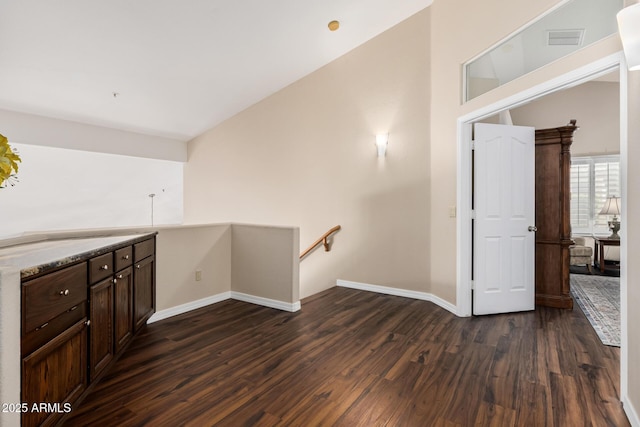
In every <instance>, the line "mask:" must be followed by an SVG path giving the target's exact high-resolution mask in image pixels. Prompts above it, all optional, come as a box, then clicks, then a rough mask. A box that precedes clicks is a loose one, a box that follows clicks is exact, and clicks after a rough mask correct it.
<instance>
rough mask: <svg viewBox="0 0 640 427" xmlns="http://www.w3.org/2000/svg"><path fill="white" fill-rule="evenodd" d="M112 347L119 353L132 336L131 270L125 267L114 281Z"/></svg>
mask: <svg viewBox="0 0 640 427" xmlns="http://www.w3.org/2000/svg"><path fill="white" fill-rule="evenodd" d="M113 290H114V299H115V312H114V322H113V323H114V345H115V352H116V353H119V352H120V351H121V350H122V349H123V348H124V347H125V346H126V345H127V344H128V343H129V340H130V339H131V337H132V336H133V269H132V268H131V267H127V268H125V269H124V270H122V271H120V272H118V273H116V277H115V279H114V285H113Z"/></svg>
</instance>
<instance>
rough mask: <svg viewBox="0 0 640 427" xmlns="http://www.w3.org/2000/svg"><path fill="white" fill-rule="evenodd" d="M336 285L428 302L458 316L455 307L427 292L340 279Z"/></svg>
mask: <svg viewBox="0 0 640 427" xmlns="http://www.w3.org/2000/svg"><path fill="white" fill-rule="evenodd" d="M336 285H337V286H340V287H343V288H351V289H359V290H361V291H369V292H377V293H379V294H386V295H395V296H397V297H405V298H413V299H419V300H423V301H429V302H432V303H434V304H436V305H437V306H439V307H442V308H444V309H445V310H447V311H449V312H451V313H453V314H455V315H456V316H457V315H458V310H457V308H456V306H455V305H453V304H451V303H450V302H448V301H445V300H443V299H442V298H440V297H438V296H435V295H433V294H430V293H428V292H420V291H409V290H407V289H400V288H390V287H388V286H380V285H370V284H368V283H359V282H351V281H349V280H340V279H338V280H337V282H336Z"/></svg>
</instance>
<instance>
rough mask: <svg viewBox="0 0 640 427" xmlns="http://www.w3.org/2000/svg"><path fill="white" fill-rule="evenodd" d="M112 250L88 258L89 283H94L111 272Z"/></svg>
mask: <svg viewBox="0 0 640 427" xmlns="http://www.w3.org/2000/svg"><path fill="white" fill-rule="evenodd" d="M113 271H114V270H113V252H109V253H108V254H104V255H100V256H97V257H95V258H91V259H90V260H89V283H96V282H99V281H100V280H102V279H106V278H107V277H109V276H111V275H112V274H113Z"/></svg>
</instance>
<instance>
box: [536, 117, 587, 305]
mask: <svg viewBox="0 0 640 427" xmlns="http://www.w3.org/2000/svg"><path fill="white" fill-rule="evenodd" d="M577 129H578V127H577V126H576V121H575V120H571V122H570V123H569V124H568V125H566V126H562V127H558V128H553V129H538V130H536V148H535V153H536V154H535V155H536V190H535V191H536V227H537V229H538V230H537V232H536V305H542V306H547V307H557V308H573V299H572V298H571V294H570V287H569V246H571V245H572V244H573V240H571V223H570V210H569V209H570V208H569V203H570V193H569V192H570V186H569V179H570V166H571V151H570V148H571V143H572V142H573V133H574V132H575V131H576V130H577Z"/></svg>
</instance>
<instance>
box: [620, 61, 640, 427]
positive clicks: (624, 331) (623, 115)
mask: <svg viewBox="0 0 640 427" xmlns="http://www.w3.org/2000/svg"><path fill="white" fill-rule="evenodd" d="M619 74H620V190H621V191H620V196H621V197H622V211H621V212H620V226H621V227H624V228H623V229H622V230H621V231H622V239H620V400H621V401H622V402H624V405H623V409H624V411H625V413H626V414H627V417H628V418H629V421H630V422H631V425H632V426H634V427H640V421H638V413H637V412H636V410H635V408H634V407H633V405H632V404H631V402H629V320H628V319H629V318H628V313H629V303H628V301H629V300H628V296H627V289H628V283H629V277H628V275H627V274H628V273H627V272H628V268H629V257H628V249H627V248H628V243H627V242H628V239H627V218H628V215H627V202H628V199H627V195H628V193H627V170H628V167H629V163H628V162H629V160H628V159H629V135H628V129H629V111H628V92H629V84H628V80H629V77H628V70H627V63H626V60H625V58H624V55H622V58H621V60H620V73H619ZM622 215H624V217H623V216H622Z"/></svg>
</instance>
